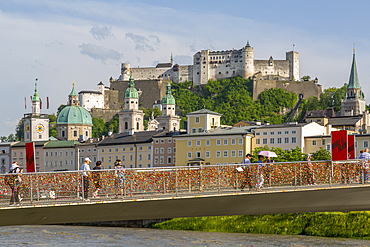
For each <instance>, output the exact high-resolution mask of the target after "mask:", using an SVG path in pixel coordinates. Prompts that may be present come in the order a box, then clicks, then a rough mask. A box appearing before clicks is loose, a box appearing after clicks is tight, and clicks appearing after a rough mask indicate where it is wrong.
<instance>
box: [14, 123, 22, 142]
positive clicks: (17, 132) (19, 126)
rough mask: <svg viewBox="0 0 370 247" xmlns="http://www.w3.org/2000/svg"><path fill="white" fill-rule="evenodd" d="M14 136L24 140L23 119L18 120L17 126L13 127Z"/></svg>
mask: <svg viewBox="0 0 370 247" xmlns="http://www.w3.org/2000/svg"><path fill="white" fill-rule="evenodd" d="M15 136H16V138H17V140H18V141H23V140H24V121H23V119H21V120H19V122H18V124H17V126H16V127H15Z"/></svg>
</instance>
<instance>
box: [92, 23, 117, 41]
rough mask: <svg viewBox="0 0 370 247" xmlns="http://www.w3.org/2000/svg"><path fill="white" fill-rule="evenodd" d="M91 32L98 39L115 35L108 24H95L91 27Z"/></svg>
mask: <svg viewBox="0 0 370 247" xmlns="http://www.w3.org/2000/svg"><path fill="white" fill-rule="evenodd" d="M89 33H91V34H92V36H93V37H94V39H97V40H102V39H107V38H110V37H114V35H113V33H112V31H111V28H108V27H106V26H103V27H99V26H94V27H92V28H91V29H90V31H89Z"/></svg>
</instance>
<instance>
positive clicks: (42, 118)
mask: <svg viewBox="0 0 370 247" xmlns="http://www.w3.org/2000/svg"><path fill="white" fill-rule="evenodd" d="M36 81H37V79H36ZM40 103H41V101H40V98H39V94H38V92H37V82H36V83H35V93H34V94H33V97H32V113H28V114H24V118H23V121H24V141H25V142H33V141H47V140H49V118H48V115H47V114H41V104H40Z"/></svg>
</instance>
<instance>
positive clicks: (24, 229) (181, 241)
mask: <svg viewBox="0 0 370 247" xmlns="http://www.w3.org/2000/svg"><path fill="white" fill-rule="evenodd" d="M0 243H1V245H2V246H4V245H5V246H63V247H65V246H279V247H280V246H290V247H291V246H370V241H366V240H357V239H343V238H320V237H309V236H284V235H260V234H242V233H219V232H192V231H172V230H154V229H145V228H121V227H89V226H55V225H51V226H6V227H0Z"/></svg>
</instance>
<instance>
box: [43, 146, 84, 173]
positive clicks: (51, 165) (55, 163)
mask: <svg viewBox="0 0 370 247" xmlns="http://www.w3.org/2000/svg"><path fill="white" fill-rule="evenodd" d="M44 155H45V157H44V169H45V172H52V171H74V170H76V168H77V165H76V153H75V148H74V147H72V148H47V149H45V150H44Z"/></svg>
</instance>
